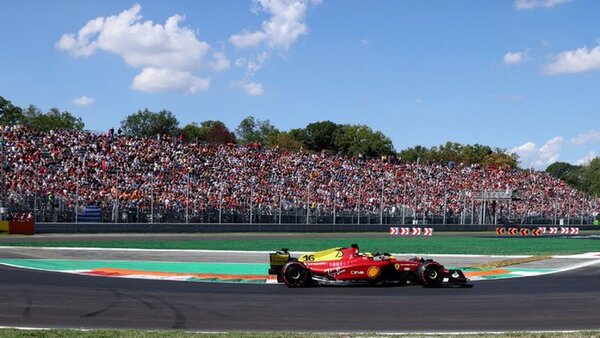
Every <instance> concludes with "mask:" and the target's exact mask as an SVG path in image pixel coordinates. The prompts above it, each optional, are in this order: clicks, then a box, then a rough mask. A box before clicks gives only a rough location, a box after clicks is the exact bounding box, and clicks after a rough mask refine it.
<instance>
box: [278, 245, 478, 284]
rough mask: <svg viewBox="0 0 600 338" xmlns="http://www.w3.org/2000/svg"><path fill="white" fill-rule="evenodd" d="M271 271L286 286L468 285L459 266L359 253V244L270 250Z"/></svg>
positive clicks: (388, 255)
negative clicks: (294, 252)
mask: <svg viewBox="0 0 600 338" xmlns="http://www.w3.org/2000/svg"><path fill="white" fill-rule="evenodd" d="M270 262H271V267H270V269H269V274H270V275H277V280H278V281H279V282H283V283H285V284H286V285H287V286H289V287H303V286H309V285H321V284H322V285H326V284H329V285H339V284H371V285H385V284H396V285H405V284H418V285H423V286H425V287H440V286H442V285H444V284H448V285H460V286H467V287H468V286H471V285H469V284H467V282H468V279H467V278H466V277H465V275H464V274H463V272H462V271H461V270H448V269H446V268H444V266H442V265H441V264H439V263H437V262H435V261H433V260H431V259H423V258H420V257H415V258H412V259H409V260H399V259H396V258H394V257H393V256H391V255H390V254H387V253H383V254H379V253H377V254H370V253H361V252H360V251H359V250H358V245H357V244H353V245H352V246H351V247H349V248H333V249H328V250H323V251H319V252H315V253H312V254H306V255H303V256H301V257H300V258H297V259H296V258H292V257H291V256H290V254H289V252H288V250H287V249H282V250H280V251H277V252H275V253H272V254H270Z"/></svg>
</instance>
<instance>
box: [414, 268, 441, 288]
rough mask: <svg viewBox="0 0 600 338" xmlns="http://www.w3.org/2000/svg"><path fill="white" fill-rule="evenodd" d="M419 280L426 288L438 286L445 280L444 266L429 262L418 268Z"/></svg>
mask: <svg viewBox="0 0 600 338" xmlns="http://www.w3.org/2000/svg"><path fill="white" fill-rule="evenodd" d="M417 277H418V279H419V282H421V284H422V285H423V286H424V287H426V288H437V287H440V286H442V283H443V282H444V267H443V266H441V265H440V264H439V263H436V262H427V263H425V264H423V265H421V266H420V267H419V268H418V269H417Z"/></svg>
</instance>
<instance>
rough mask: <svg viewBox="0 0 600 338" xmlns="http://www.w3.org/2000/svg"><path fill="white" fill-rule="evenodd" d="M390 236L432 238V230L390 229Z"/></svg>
mask: <svg viewBox="0 0 600 338" xmlns="http://www.w3.org/2000/svg"><path fill="white" fill-rule="evenodd" d="M390 235H392V236H427V237H428V236H432V235H433V228H411V227H390Z"/></svg>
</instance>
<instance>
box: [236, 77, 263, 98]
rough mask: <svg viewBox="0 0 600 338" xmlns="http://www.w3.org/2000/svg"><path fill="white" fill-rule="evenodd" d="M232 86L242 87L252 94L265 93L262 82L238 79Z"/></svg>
mask: <svg viewBox="0 0 600 338" xmlns="http://www.w3.org/2000/svg"><path fill="white" fill-rule="evenodd" d="M234 86H235V87H239V88H242V89H243V90H244V91H245V92H246V93H247V94H248V95H252V96H261V95H263V94H264V93H265V90H264V89H263V86H262V84H261V83H258V82H253V81H249V82H245V81H238V82H235V83H234Z"/></svg>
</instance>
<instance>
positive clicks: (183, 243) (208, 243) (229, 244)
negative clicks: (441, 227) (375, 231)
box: [0, 234, 600, 255]
mask: <svg viewBox="0 0 600 338" xmlns="http://www.w3.org/2000/svg"><path fill="white" fill-rule="evenodd" d="M351 243H358V244H359V245H360V247H361V250H362V251H370V252H392V253H419V254H482V255H562V254H578V253H586V252H594V251H600V241H598V240H593V239H572V238H557V237H554V238H548V237H539V238H503V237H492V236H490V237H473V236H433V237H391V236H390V237H380V238H373V237H370V238H367V237H361V235H360V234H356V236H348V235H346V236H344V237H339V238H338V237H323V238H264V239H263V238H258V239H257V238H248V239H244V240H235V241H234V240H231V241H229V240H169V239H168V238H165V240H164V241H144V240H140V241H131V240H128V241H119V240H115V241H60V242H54V241H53V242H25V241H19V242H16V241H15V242H4V241H3V242H0V245H6V246H32V247H96V248H139V249H206V250H243V251H270V250H276V249H281V248H289V249H290V250H292V251H317V250H322V249H326V248H330V247H338V246H348V245H350V244H351Z"/></svg>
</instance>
